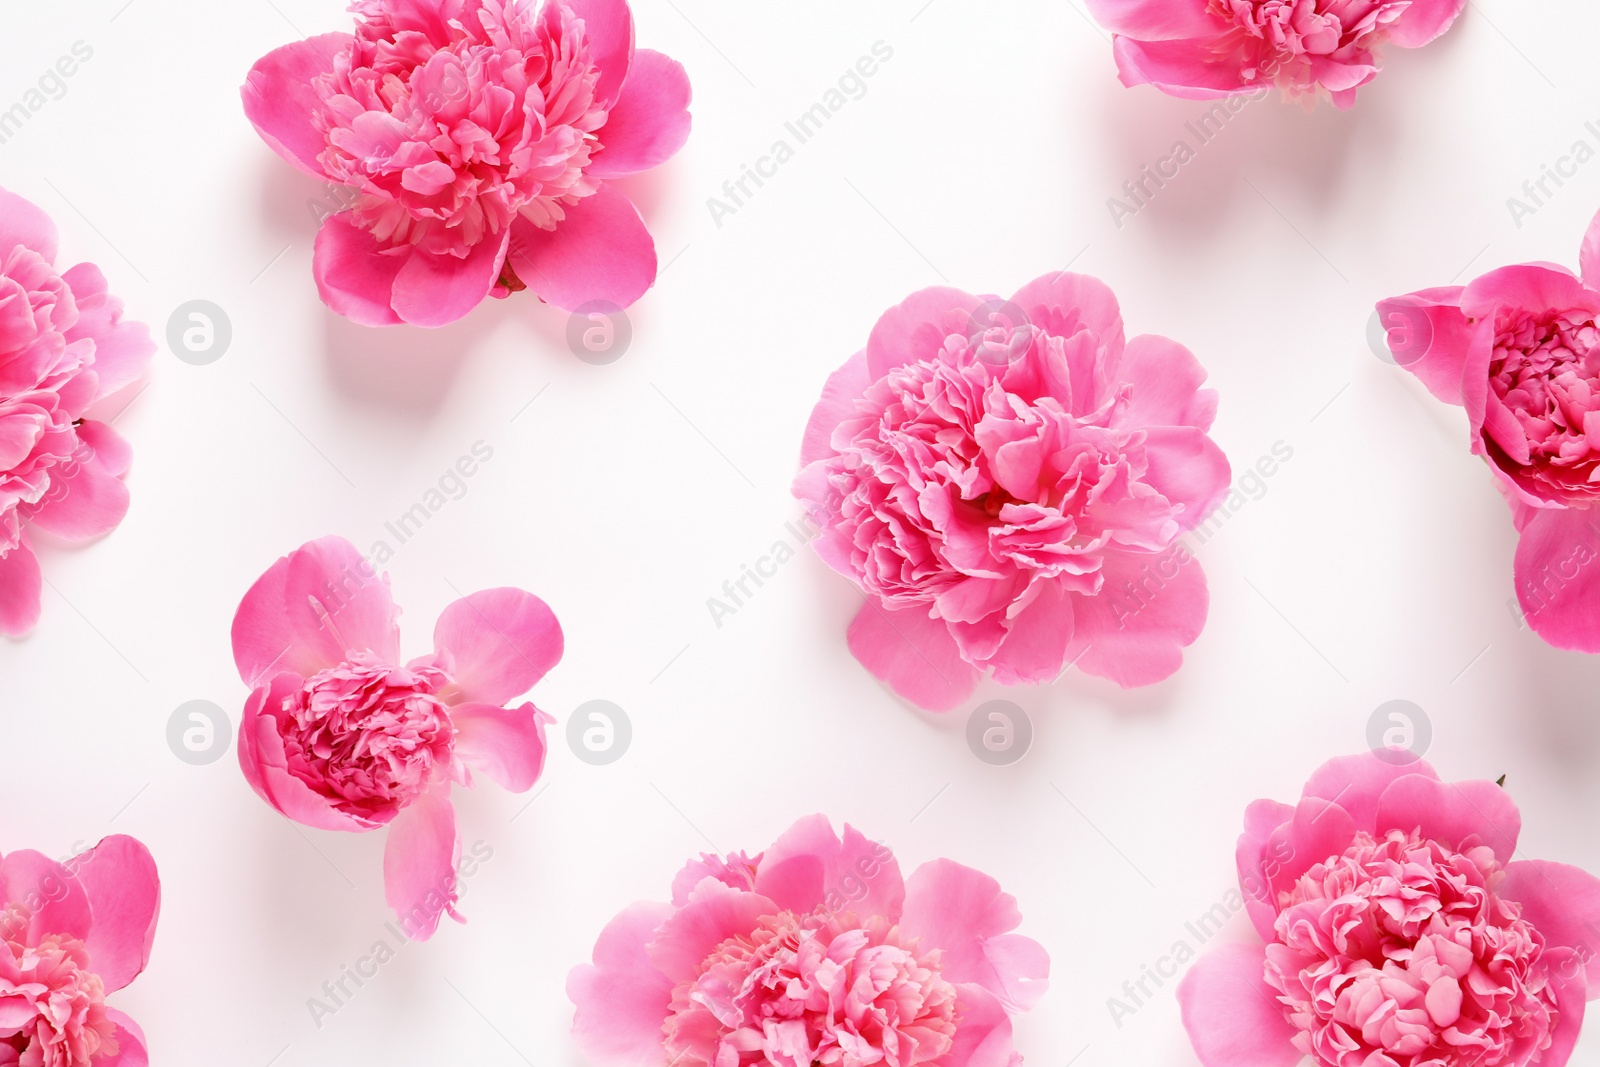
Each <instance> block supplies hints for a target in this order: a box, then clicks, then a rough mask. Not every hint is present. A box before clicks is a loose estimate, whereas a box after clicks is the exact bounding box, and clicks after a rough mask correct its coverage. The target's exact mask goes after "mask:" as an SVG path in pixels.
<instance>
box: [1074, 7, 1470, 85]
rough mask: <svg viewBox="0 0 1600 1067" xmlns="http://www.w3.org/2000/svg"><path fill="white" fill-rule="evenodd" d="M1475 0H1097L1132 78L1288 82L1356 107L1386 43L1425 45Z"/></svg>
mask: <svg viewBox="0 0 1600 1067" xmlns="http://www.w3.org/2000/svg"><path fill="white" fill-rule="evenodd" d="M1465 7H1466V0H1089V9H1090V11H1091V12H1093V14H1094V16H1095V17H1096V18H1097V19H1099V20H1100V22H1101V24H1102V25H1104V26H1105V27H1106V28H1107V29H1109V30H1111V31H1112V32H1113V34H1114V35H1115V36H1114V37H1113V46H1114V49H1115V51H1116V57H1117V69H1118V72H1119V73H1120V75H1121V77H1122V83H1123V84H1124V85H1129V86H1132V85H1146V84H1148V85H1155V86H1157V87H1158V88H1160V89H1162V90H1163V91H1165V92H1168V93H1171V94H1172V95H1174V96H1181V97H1188V98H1192V99H1206V98H1209V97H1218V96H1227V95H1230V94H1233V93H1243V92H1250V91H1252V90H1257V89H1262V88H1267V87H1270V86H1274V85H1276V86H1280V87H1282V88H1283V89H1284V90H1285V92H1287V93H1289V94H1291V95H1305V94H1315V93H1325V94H1327V95H1328V96H1329V97H1331V99H1332V100H1333V102H1334V103H1335V104H1336V105H1337V106H1339V107H1341V108H1347V107H1350V106H1351V105H1352V104H1354V103H1355V96H1356V90H1357V89H1359V88H1360V87H1361V86H1363V85H1365V84H1367V83H1368V82H1369V81H1371V80H1372V79H1373V78H1374V77H1376V76H1377V73H1378V66H1379V57H1378V54H1377V50H1378V49H1379V47H1380V46H1381V45H1383V44H1385V43H1393V44H1395V45H1398V46H1399V47H1401V48H1420V47H1421V46H1423V45H1425V44H1427V43H1428V42H1430V41H1432V40H1433V39H1434V38H1436V37H1438V36H1439V35H1440V34H1442V33H1444V32H1445V31H1446V30H1448V29H1449V28H1450V26H1451V24H1452V23H1453V22H1455V20H1456V17H1457V16H1458V15H1460V14H1461V12H1462V10H1463V9H1464V8H1465Z"/></svg>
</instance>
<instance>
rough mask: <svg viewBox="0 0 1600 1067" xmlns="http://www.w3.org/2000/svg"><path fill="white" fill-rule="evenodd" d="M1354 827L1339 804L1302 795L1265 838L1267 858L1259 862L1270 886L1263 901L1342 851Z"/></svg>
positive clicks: (1355, 829)
mask: <svg viewBox="0 0 1600 1067" xmlns="http://www.w3.org/2000/svg"><path fill="white" fill-rule="evenodd" d="M1357 829H1358V828H1357V826H1356V823H1355V820H1354V819H1352V818H1350V813H1349V812H1347V811H1345V810H1344V808H1342V807H1340V806H1339V805H1337V804H1334V803H1331V802H1329V801H1326V800H1322V799H1321V798H1319V797H1302V798H1301V800H1300V803H1298V804H1296V805H1295V809H1294V815H1293V817H1292V818H1290V819H1289V821H1288V822H1286V823H1283V824H1282V825H1280V826H1279V827H1278V828H1277V829H1275V830H1273V831H1272V833H1271V834H1270V835H1269V836H1268V838H1267V847H1266V856H1267V858H1268V862H1267V863H1265V864H1263V872H1264V873H1265V875H1266V884H1267V888H1268V889H1269V890H1271V892H1269V893H1267V894H1265V896H1266V898H1267V901H1268V902H1269V903H1274V902H1276V900H1277V899H1278V895H1277V894H1278V892H1279V891H1281V890H1285V889H1288V888H1290V887H1291V886H1293V885H1294V883H1295V882H1296V880H1298V879H1299V877H1300V876H1301V875H1302V874H1304V873H1306V872H1307V871H1309V870H1310V869H1311V868H1312V867H1315V866H1316V865H1317V864H1319V863H1326V862H1327V861H1328V860H1329V859H1331V858H1332V857H1334V856H1338V855H1340V854H1341V853H1343V852H1344V850H1345V849H1347V848H1349V847H1350V843H1351V842H1352V841H1354V840H1355V837H1356V831H1357ZM1241 888H1244V887H1242V886H1241Z"/></svg>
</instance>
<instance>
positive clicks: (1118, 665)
mask: <svg viewBox="0 0 1600 1067" xmlns="http://www.w3.org/2000/svg"><path fill="white" fill-rule="evenodd" d="M1103 571H1104V574H1105V585H1104V587H1103V588H1102V590H1101V593H1100V595H1099V596H1092V597H1091V596H1079V597H1075V598H1074V601H1073V610H1074V616H1073V618H1074V623H1075V625H1076V628H1077V629H1076V632H1075V633H1074V634H1073V640H1072V645H1071V646H1070V647H1069V648H1068V650H1067V660H1068V662H1073V661H1076V663H1077V665H1078V669H1079V670H1082V671H1083V672H1084V673H1085V674H1093V675H1097V676H1099V677H1101V678H1109V679H1111V680H1112V681H1114V682H1116V683H1117V684H1118V685H1120V686H1123V687H1124V688H1127V687H1131V686H1140V685H1152V684H1154V683H1156V682H1159V681H1161V680H1162V679H1163V678H1166V677H1168V676H1170V675H1171V674H1172V673H1173V672H1174V671H1176V670H1177V669H1178V668H1179V667H1180V666H1182V665H1183V650H1184V649H1185V648H1187V647H1188V646H1189V645H1192V644H1193V643H1194V641H1195V638H1197V637H1199V636H1200V631H1201V630H1202V629H1203V628H1204V626H1205V621H1206V612H1207V610H1208V609H1209V607H1210V604H1211V597H1210V594H1209V593H1208V592H1207V591H1206V576H1205V572H1204V571H1203V570H1201V568H1200V561H1199V560H1197V559H1195V558H1194V557H1193V556H1191V555H1189V554H1188V553H1187V552H1186V551H1183V550H1182V549H1181V547H1174V549H1173V550H1171V551H1169V552H1166V553H1163V554H1161V555H1148V554H1147V555H1136V554H1134V553H1131V552H1116V553H1109V554H1107V556H1106V558H1105V565H1104V567H1103Z"/></svg>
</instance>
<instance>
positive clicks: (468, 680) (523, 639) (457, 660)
mask: <svg viewBox="0 0 1600 1067" xmlns="http://www.w3.org/2000/svg"><path fill="white" fill-rule="evenodd" d="M433 645H434V648H435V649H437V650H438V652H439V654H440V655H441V656H442V657H444V658H445V660H446V661H447V662H448V664H449V666H448V668H447V669H448V670H449V672H450V676H451V678H452V679H453V685H452V686H451V688H450V689H449V690H447V691H446V699H447V700H450V701H451V702H453V701H455V700H465V701H471V702H474V703H482V704H505V703H507V702H509V701H511V700H513V699H515V698H516V697H519V696H521V695H522V694H523V693H526V692H527V691H528V690H530V689H532V688H533V687H534V686H535V685H536V684H538V682H539V679H541V678H543V677H544V676H545V675H546V674H548V673H549V671H550V668H552V667H554V666H555V665H556V664H557V663H558V662H560V660H561V652H562V649H563V647H564V638H563V637H562V634H561V624H560V623H558V622H557V621H556V617H555V613H554V612H552V611H551V610H550V608H549V606H548V605H547V604H545V602H544V601H542V600H540V599H539V598H538V597H536V596H534V595H533V594H532V593H526V592H523V591H522V590H521V589H510V588H500V589H484V590H480V591H479V592H476V593H472V594H470V595H468V596H465V597H462V598H461V599H460V600H457V601H455V602H454V603H452V604H451V605H450V606H449V607H447V608H445V609H444V612H443V613H442V614H440V616H439V621H438V622H437V623H436V624H434V628H433Z"/></svg>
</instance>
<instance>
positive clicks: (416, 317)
mask: <svg viewBox="0 0 1600 1067" xmlns="http://www.w3.org/2000/svg"><path fill="white" fill-rule="evenodd" d="M352 10H353V11H354V12H355V14H356V16H357V19H356V27H355V32H354V33H330V34H324V35H322V36H320V37H313V38H311V39H309V40H306V41H301V42H297V43H295V44H290V45H286V46H284V47H283V48H280V49H278V50H276V51H274V52H272V53H271V54H269V55H267V56H265V57H264V58H262V59H261V61H260V62H258V63H257V64H256V65H255V67H254V68H253V69H252V70H251V72H250V77H249V79H248V80H247V82H246V83H245V86H244V90H243V92H244V104H245V113H246V114H247V115H248V116H249V118H250V121H251V122H252V123H254V125H255V127H256V129H257V131H258V132H259V133H260V134H261V136H262V137H263V138H264V139H265V140H266V141H267V143H268V144H269V145H271V146H272V147H273V148H274V149H275V150H276V151H277V152H278V153H279V154H280V155H281V156H283V157H284V158H285V159H287V160H288V161H289V162H291V163H293V164H295V165H296V166H297V167H299V168H301V169H302V170H305V171H307V172H309V173H311V174H313V175H315V176H317V177H319V178H322V179H324V180H326V181H329V182H333V183H336V184H338V185H342V186H347V187H348V192H347V193H345V194H344V206H345V210H343V211H341V212H339V213H338V214H336V215H334V216H333V217H331V218H329V219H327V221H326V223H325V224H324V226H323V229H322V231H321V233H320V234H319V235H318V237H317V244H316V252H315V260H314V264H313V269H314V271H315V273H316V278H317V287H318V291H319V292H320V293H321V295H322V298H323V300H324V301H325V302H326V303H327V304H328V306H329V307H331V308H333V309H334V310H335V311H337V312H339V313H340V314H342V315H347V316H349V317H350V318H352V319H354V320H356V321H357V322H360V323H363V324H365V325H369V326H383V325H392V324H395V323H400V322H408V323H413V324H415V325H420V326H441V325H444V324H445V323H448V322H452V321H454V320H456V319H458V318H460V317H461V316H463V315H465V314H466V313H467V312H469V311H471V310H472V309H473V308H474V307H476V306H477V305H478V304H479V303H480V302H482V300H483V298H484V297H486V296H490V295H493V296H502V297H503V296H507V295H509V294H510V293H512V292H516V291H519V290H522V289H524V288H526V289H531V290H533V291H534V292H535V293H537V294H538V295H539V296H540V297H541V298H542V299H544V300H547V301H549V302H550V303H552V304H555V305H557V306H559V307H562V308H564V309H566V310H569V311H570V310H575V309H577V308H578V307H580V306H582V305H584V304H588V303H591V302H603V303H605V304H608V305H612V306H615V307H625V306H627V305H628V304H631V303H633V301H635V300H637V299H638V298H639V297H640V296H641V295H642V294H643V293H644V291H645V290H646V289H648V288H649V287H650V285H651V284H652V283H653V282H654V280H655V271H656V257H655V245H654V243H653V242H652V241H651V239H650V234H649V232H648V231H647V230H646V229H645V227H644V222H643V220H642V219H640V217H639V213H638V211H637V210H635V208H634V206H633V204H632V203H631V202H630V201H629V200H628V198H627V197H626V196H624V195H623V194H622V193H620V192H618V191H617V190H616V189H615V188H614V187H612V186H611V185H608V184H607V181H608V180H609V179H612V178H620V177H625V176H626V175H629V174H634V173H637V172H639V171H643V170H648V169H650V168H651V167H654V166H657V165H659V164H660V163H662V162H665V161H666V160H667V159H668V158H670V157H671V156H672V155H673V154H674V153H675V152H676V151H677V150H678V149H679V148H680V147H682V145H683V142H684V141H685V139H687V137H688V134H689V112H688V104H689V82H688V79H687V77H686V76H685V75H684V72H683V68H682V67H681V66H679V65H678V64H677V63H675V62H674V61H672V60H671V59H668V58H667V57H666V56H663V55H661V54H660V53H657V52H651V51H647V50H644V49H640V50H638V51H637V52H636V51H635V50H634V47H633V16H632V14H631V12H630V11H629V9H628V5H627V3H626V0H547V2H546V3H545V4H544V6H543V8H542V9H541V8H538V7H537V5H536V4H533V3H528V2H525V0H356V2H355V3H354V4H353V5H352Z"/></svg>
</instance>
